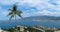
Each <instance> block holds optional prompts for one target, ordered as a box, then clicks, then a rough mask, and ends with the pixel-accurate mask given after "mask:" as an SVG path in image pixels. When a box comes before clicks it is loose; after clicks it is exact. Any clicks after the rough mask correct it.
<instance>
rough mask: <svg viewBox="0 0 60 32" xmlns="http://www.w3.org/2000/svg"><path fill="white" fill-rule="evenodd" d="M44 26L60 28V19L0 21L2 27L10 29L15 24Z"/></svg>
mask: <svg viewBox="0 0 60 32" xmlns="http://www.w3.org/2000/svg"><path fill="white" fill-rule="evenodd" d="M17 25H22V26H31V27H32V26H36V25H37V26H43V27H48V28H60V21H0V28H4V29H10V28H12V27H14V26H17Z"/></svg>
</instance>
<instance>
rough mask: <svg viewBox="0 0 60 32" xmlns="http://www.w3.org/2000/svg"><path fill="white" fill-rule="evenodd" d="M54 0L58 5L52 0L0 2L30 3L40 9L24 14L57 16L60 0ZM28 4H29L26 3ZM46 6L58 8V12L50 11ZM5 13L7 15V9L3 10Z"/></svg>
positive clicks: (8, 0)
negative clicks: (50, 0)
mask: <svg viewBox="0 0 60 32" xmlns="http://www.w3.org/2000/svg"><path fill="white" fill-rule="evenodd" d="M55 1H56V0H53V1H52V2H53V3H56V4H58V6H55V5H53V4H51V2H49V0H0V4H3V5H11V4H12V5H13V4H14V3H17V5H23V6H24V4H26V3H27V4H28V5H30V6H31V7H36V8H37V9H38V10H39V11H37V12H35V11H34V12H31V13H27V11H26V12H23V16H24V17H26V16H31V15H50V16H56V15H58V16H59V14H60V0H58V1H56V2H55ZM26 6H27V5H26ZM46 8H51V9H53V10H57V12H51V11H48V10H47V9H46ZM3 14H4V15H7V11H6V12H3Z"/></svg>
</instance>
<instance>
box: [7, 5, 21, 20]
mask: <svg viewBox="0 0 60 32" xmlns="http://www.w3.org/2000/svg"><path fill="white" fill-rule="evenodd" d="M8 10H10V11H11V12H10V13H9V14H8V16H10V19H9V20H11V19H12V18H13V17H15V19H16V15H17V16H19V17H21V18H22V16H21V14H22V11H19V10H17V6H16V5H13V8H12V9H8Z"/></svg>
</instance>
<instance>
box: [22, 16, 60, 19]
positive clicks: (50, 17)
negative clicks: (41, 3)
mask: <svg viewBox="0 0 60 32" xmlns="http://www.w3.org/2000/svg"><path fill="white" fill-rule="evenodd" d="M29 19H30V20H32V19H36V20H60V17H55V16H32V17H27V18H24V19H23V20H29Z"/></svg>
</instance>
